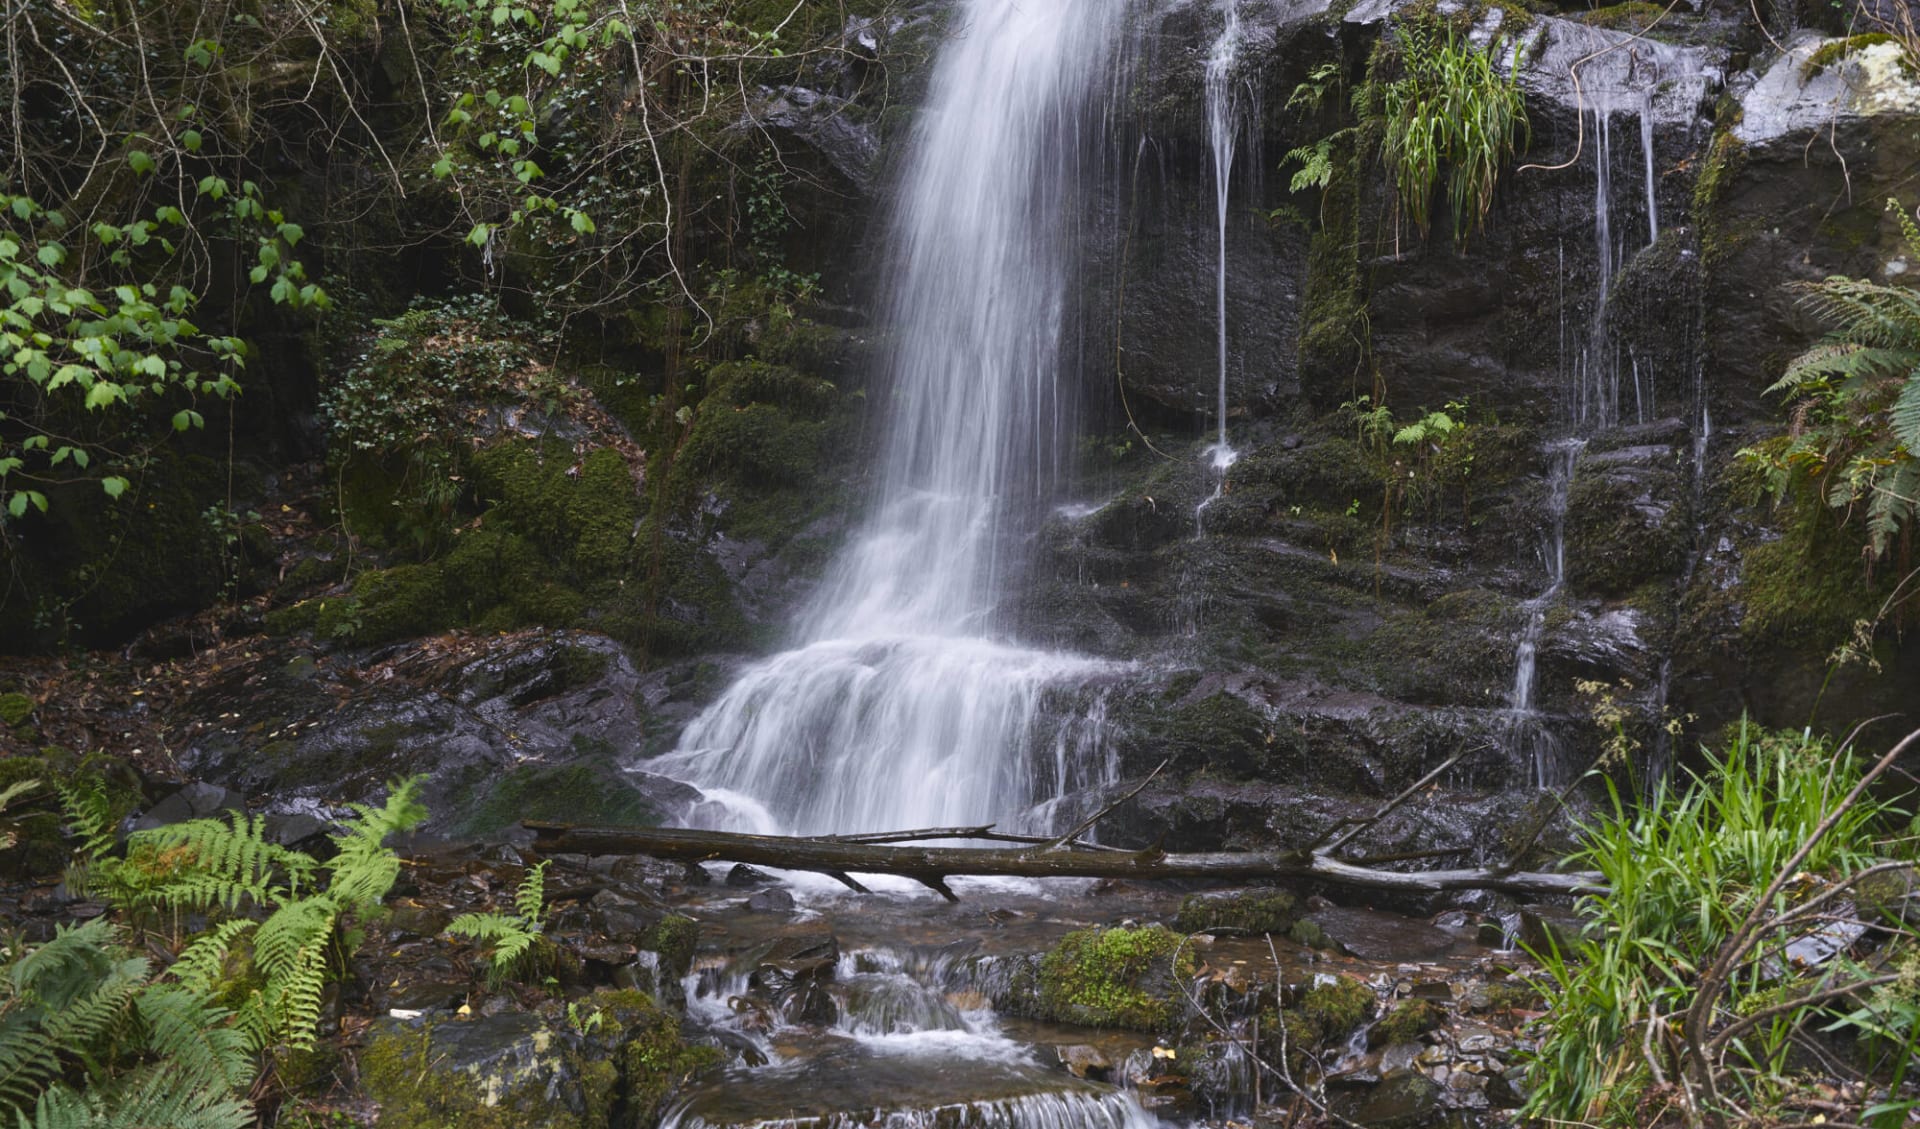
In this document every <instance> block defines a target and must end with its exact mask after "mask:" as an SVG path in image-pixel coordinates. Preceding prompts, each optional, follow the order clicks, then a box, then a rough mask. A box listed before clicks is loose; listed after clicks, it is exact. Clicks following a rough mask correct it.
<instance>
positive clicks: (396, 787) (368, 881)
mask: <svg viewBox="0 0 1920 1129" xmlns="http://www.w3.org/2000/svg"><path fill="white" fill-rule="evenodd" d="M421 779H422V778H421V777H418V776H415V777H411V778H409V779H406V780H396V781H393V782H392V783H391V784H389V785H388V789H389V791H388V793H387V802H386V803H385V804H384V805H382V806H380V807H377V808H376V807H371V806H369V805H367V804H354V805H352V806H353V810H354V811H355V812H357V813H358V815H357V816H356V817H355V818H353V819H350V820H348V821H347V822H346V823H345V824H343V825H342V827H341V833H340V834H338V835H336V836H334V837H333V841H334V844H335V845H336V846H338V847H339V849H340V851H339V854H337V855H335V856H334V858H333V860H332V861H331V862H330V863H328V866H329V867H330V868H331V870H332V880H331V882H330V883H329V884H328V887H327V888H328V891H329V892H330V893H331V894H332V895H333V896H334V898H335V899H336V900H337V901H338V902H339V903H340V904H341V907H342V908H343V909H345V908H349V907H353V908H361V909H366V908H371V907H373V906H377V905H378V904H379V903H380V901H381V899H383V898H385V897H386V896H387V891H388V890H391V889H393V883H394V881H395V880H396V879H397V878H399V877H400V859H399V858H398V857H397V856H396V855H395V854H394V853H393V852H392V851H391V850H389V849H387V847H386V840H387V836H389V835H394V834H398V833H400V832H402V831H408V830H411V829H413V828H415V827H418V826H419V825H420V823H421V821H422V820H424V819H426V817H427V809H426V808H425V807H424V806H422V805H421V803H420V799H419V794H420V781H421Z"/></svg>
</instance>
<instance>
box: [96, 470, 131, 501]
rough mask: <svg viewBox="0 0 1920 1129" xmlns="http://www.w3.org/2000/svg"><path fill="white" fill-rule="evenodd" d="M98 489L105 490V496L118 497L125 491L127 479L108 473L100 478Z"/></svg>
mask: <svg viewBox="0 0 1920 1129" xmlns="http://www.w3.org/2000/svg"><path fill="white" fill-rule="evenodd" d="M100 489H102V490H105V491H106V492H107V497H109V498H118V497H119V496H120V495H122V494H125V493H126V492H127V480H126V479H124V478H121V477H120V476H119V475H117V474H110V475H108V476H107V477H105V478H103V479H101V480H100Z"/></svg>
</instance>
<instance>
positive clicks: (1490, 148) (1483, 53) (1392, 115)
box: [1375, 20, 1531, 244]
mask: <svg viewBox="0 0 1920 1129" xmlns="http://www.w3.org/2000/svg"><path fill="white" fill-rule="evenodd" d="M1384 42H1385V41H1383V43H1384ZM1499 49H1500V43H1499V41H1498V40H1495V41H1494V43H1493V44H1491V45H1489V46H1488V47H1487V48H1486V49H1485V50H1482V49H1481V48H1479V47H1477V46H1475V45H1474V44H1473V43H1471V42H1469V41H1468V40H1466V39H1465V38H1464V37H1463V36H1462V35H1461V34H1460V33H1459V32H1458V31H1457V30H1456V29H1454V28H1453V27H1452V26H1451V25H1450V24H1449V25H1445V26H1444V29H1443V28H1442V27H1438V26H1435V25H1433V24H1430V23H1426V22H1422V21H1417V20H1416V21H1411V22H1408V23H1404V24H1401V25H1400V26H1399V27H1398V28H1397V29H1396V34H1395V38H1394V40H1393V50H1392V54H1391V55H1390V59H1391V60H1392V61H1393V62H1394V63H1395V64H1396V66H1397V70H1398V74H1397V76H1396V77H1394V78H1392V79H1389V80H1387V81H1385V82H1383V83H1381V84H1380V85H1379V89H1378V91H1377V93H1376V94H1375V97H1376V98H1377V99H1378V101H1377V105H1376V107H1375V108H1376V110H1377V112H1378V113H1379V115H1380V117H1381V120H1382V124H1383V126H1384V136H1383V139H1382V145H1381V155H1382V157H1383V158H1384V159H1385V161H1386V164H1387V172H1388V176H1389V178H1390V179H1391V180H1392V181H1393V187H1394V194H1395V199H1396V201H1397V202H1398V206H1399V209H1400V214H1401V215H1402V216H1404V217H1405V218H1406V219H1407V220H1408V221H1409V222H1411V223H1412V224H1413V226H1414V227H1415V229H1417V230H1418V231H1419V232H1420V234H1421V235H1423V236H1424V235H1425V234H1426V233H1427V232H1428V230H1429V229H1430V228H1431V227H1432V225H1433V212H1432V206H1433V195H1434V190H1435V189H1436V187H1438V186H1439V185H1441V184H1442V183H1444V184H1445V186H1446V199H1447V207H1448V210H1449V211H1450V212H1451V214H1452V217H1453V236H1454V240H1455V242H1457V243H1463V244H1464V243H1465V242H1466V241H1467V237H1468V235H1470V234H1471V233H1472V232H1473V231H1474V229H1476V228H1477V227H1479V226H1480V224H1481V222H1482V221H1483V220H1484V219H1485V218H1486V215H1487V212H1488V210H1489V209H1491V208H1492V207H1493V189H1494V186H1495V185H1496V184H1497V183H1498V182H1499V179H1500V170H1501V167H1502V166H1503V165H1505V163H1506V161H1507V159H1508V158H1509V157H1511V156H1512V155H1513V154H1514V153H1516V152H1518V151H1520V150H1523V149H1525V148H1526V146H1527V143H1528V141H1529V139H1530V137H1531V133H1530V127H1529V125H1528V122H1527V111H1526V100H1525V97H1524V96H1523V95H1522V94H1521V92H1520V66H1519V45H1518V44H1515V45H1514V47H1513V48H1512V51H1513V58H1512V59H1510V60H1509V64H1510V65H1509V66H1508V67H1507V68H1506V69H1505V73H1504V74H1503V73H1502V68H1501V67H1500V65H1499V64H1498V63H1496V62H1495V59H1494V52H1496V51H1498V50H1499Z"/></svg>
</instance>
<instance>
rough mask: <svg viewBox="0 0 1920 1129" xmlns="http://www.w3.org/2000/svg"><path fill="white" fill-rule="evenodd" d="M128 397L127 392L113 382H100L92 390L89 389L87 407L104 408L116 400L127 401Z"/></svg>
mask: <svg viewBox="0 0 1920 1129" xmlns="http://www.w3.org/2000/svg"><path fill="white" fill-rule="evenodd" d="M126 395H127V393H126V390H125V389H123V388H121V387H120V386H119V385H118V384H115V383H114V382H113V381H111V380H102V381H98V382H96V383H95V384H94V386H93V387H92V388H89V389H87V407H88V408H89V409H96V408H104V407H106V406H107V405H108V404H111V403H113V402H114V401H115V400H124V399H126Z"/></svg>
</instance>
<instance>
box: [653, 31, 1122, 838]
mask: <svg viewBox="0 0 1920 1129" xmlns="http://www.w3.org/2000/svg"><path fill="white" fill-rule="evenodd" d="M1123 14H1124V5H1123V4H1122V3H1120V2H1119V0H1096V2H1094V3H1088V4H1076V5H1058V4H1028V3H1021V2H1019V0H968V2H967V3H965V4H963V5H962V7H961V11H960V13H959V19H958V25H957V27H956V33H955V34H954V35H953V36H952V38H951V39H950V40H949V42H948V43H947V44H946V46H945V47H944V48H943V49H942V52H941V55H940V57H939V60H938V63H937V65H936V68H935V72H934V77H933V83H932V88H931V93H930V98H929V102H928V106H927V109H926V111H925V113H924V114H923V115H922V117H921V120H920V124H919V126H918V129H917V132H916V135H915V137H914V140H913V144H912V150H911V153H912V155H911V158H910V162H909V164H908V167H907V170H906V173H905V176H904V179H903V182H902V185H901V190H900V197H899V202H898V205H897V212H896V215H895V217H894V223H893V228H892V231H891V233H890V246H891V262H890V266H889V271H890V275H889V278H890V285H888V286H887V287H885V288H884V290H885V292H886V293H887V294H889V295H890V296H891V298H890V307H889V310H888V317H887V323H888V324H889V325H890V326H892V327H894V332H893V334H892V338H891V347H890V350H889V354H888V356H887V357H886V359H885V365H884V367H885V373H884V375H885V378H886V386H887V387H889V388H890V390H891V396H890V408H889V413H888V420H887V432H886V441H885V448H884V453H883V457H882V461H881V464H880V467H879V472H878V479H879V489H878V496H877V498H876V499H875V505H874V509H873V512H872V516H871V517H870V518H869V519H868V521H867V522H866V525H865V527H864V529H863V530H862V531H861V532H859V533H858V534H857V535H856V536H855V538H854V539H853V541H852V543H851V545H850V546H849V547H848V548H847V549H846V550H845V551H844V552H843V553H842V555H841V557H840V559H839V560H838V561H837V562H836V563H835V564H834V566H833V567H832V568H831V569H830V571H829V575H828V577H827V579H826V582H825V583H824V585H823V586H822V589H821V591H820V593H819V594H818V596H817V597H816V598H815V600H814V601H813V603H812V605H811V607H810V608H809V609H808V611H807V613H806V614H805V615H804V616H802V617H801V620H800V622H799V624H798V625H797V627H798V634H799V635H800V637H801V638H802V639H803V640H805V641H806V642H805V643H804V645H803V646H801V647H799V648H798V649H795V650H791V651H788V652H786V653H784V654H779V655H775V656H773V657H772V658H770V659H767V660H765V661H763V662H760V663H758V664H756V665H754V666H753V667H751V668H749V669H748V670H747V671H746V672H745V673H744V674H743V675H742V676H741V677H740V678H739V679H738V680H737V681H736V682H735V683H734V684H733V686H732V687H731V688H730V689H728V690H727V691H726V693H725V694H724V695H723V696H722V697H721V698H720V699H719V700H718V701H716V702H715V703H714V704H713V705H711V706H710V707H708V709H707V710H706V711H705V713H703V714H702V715H701V716H700V717H699V718H698V719H697V720H696V721H695V722H694V723H693V724H692V725H691V726H689V727H688V729H687V730H686V732H685V733H684V734H683V736H682V738H681V741H680V745H679V748H678V749H677V750H676V751H675V752H673V753H671V754H669V755H668V756H666V757H665V758H662V759H660V760H659V761H657V762H655V764H654V765H653V766H651V767H653V768H654V769H655V770H656V771H661V772H664V773H666V774H667V775H671V776H676V777H679V778H681V779H683V780H686V781H687V782H689V783H691V784H694V785H696V786H698V787H700V788H701V789H703V790H705V792H706V793H707V796H708V799H709V801H711V802H710V803H709V804H706V805H702V807H701V808H700V809H699V810H697V811H696V812H695V813H694V814H693V816H692V817H691V818H692V820H693V821H694V822H697V823H702V824H707V825H715V824H718V825H722V826H731V827H737V828H751V829H753V830H758V831H763V832H764V831H775V830H778V831H786V832H795V833H821V832H833V831H876V830H889V829H896V828H906V827H916V826H942V825H952V824H958V823H969V824H971V823H990V822H994V821H996V820H999V819H1001V818H1003V817H1005V816H1007V815H1009V814H1011V813H1017V812H1019V811H1021V810H1022V809H1025V808H1028V807H1030V806H1032V805H1034V804H1037V803H1041V802H1044V801H1046V800H1048V799H1049V798H1051V797H1052V796H1054V795H1057V794H1058V793H1059V791H1061V790H1063V789H1066V788H1072V787H1084V786H1086V785H1088V784H1093V783H1098V782H1100V780H1101V779H1102V778H1103V775H1104V774H1105V773H1106V772H1107V771H1108V770H1107V769H1106V767H1105V764H1104V760H1103V759H1102V758H1103V756H1104V748H1100V747H1096V748H1094V749H1092V751H1091V754H1090V758H1089V763H1082V762H1081V761H1079V760H1077V759H1076V761H1075V762H1074V763H1072V764H1068V765H1064V766H1062V765H1058V764H1054V763H1052V762H1050V760H1049V759H1048V758H1046V757H1044V756H1041V757H1036V756H1035V755H1034V745H1035V743H1036V735H1037V734H1038V732H1039V731H1040V730H1041V729H1042V728H1043V722H1044V721H1046V720H1047V718H1046V714H1047V711H1048V709H1049V707H1050V705H1051V699H1050V695H1049V689H1050V688H1052V687H1055V686H1059V685H1062V684H1083V683H1085V682H1087V681H1089V680H1090V679H1093V678H1095V677H1096V676H1097V675H1098V674H1099V673H1100V672H1101V671H1102V670H1106V669H1112V664H1108V663H1104V662H1101V661H1098V660H1093V659H1087V658H1081V657H1078V656H1073V655H1066V654H1057V653H1050V652H1045V651H1040V650H1034V649H1029V648H1026V647H1023V646H1020V645H1018V644H1016V643H1014V642H1011V641H1009V635H1010V630H1011V628H1012V626H1013V625H1011V624H1009V623H1007V622H1005V615H1004V613H1003V610H1002V609H1003V606H1004V601H1005V598H1006V597H1007V596H1008V595H1009V593H1010V591H1011V590H1012V589H1013V587H1014V585H1015V584H1016V583H1017V580H1018V574H1019V572H1020V566H1021V563H1022V562H1021V549H1020V545H1021V542H1022V538H1023V536H1024V535H1025V534H1026V533H1028V532H1030V531H1031V530H1032V529H1033V528H1034V527H1035V526H1036V525H1037V524H1038V522H1039V521H1040V520H1042V519H1043V518H1044V516H1045V515H1046V513H1047V512H1048V510H1049V509H1050V508H1051V507H1052V506H1053V505H1054V504H1056V503H1057V501H1058V499H1057V497H1056V487H1057V486H1058V484H1059V482H1060V479H1061V478H1062V475H1063V470H1064V464H1065V460H1066V458H1067V457H1068V454H1069V453H1070V450H1071V446H1072V437H1073V434H1074V425H1075V420H1074V414H1075V413H1074V395H1073V394H1072V392H1071V391H1070V390H1069V389H1068V388H1066V387H1064V386H1063V383H1062V381H1061V380H1060V379H1059V369H1060V361H1061V347H1062V336H1063V329H1064V326H1065V324H1066V322H1067V319H1068V302H1069V283H1070V279H1071V274H1072V265H1073V260H1074V250H1073V245H1074V242H1075V235H1076V231H1075V228H1074V225H1073V223H1072V222H1071V217H1072V215H1073V214H1074V209H1075V206H1076V203H1077V201H1078V200H1079V198H1080V192H1081V182H1082V165H1083V163H1086V162H1083V154H1084V153H1086V152H1088V151H1089V150H1090V149H1091V146H1090V145H1089V144H1088V136H1089V135H1091V134H1092V133H1093V132H1094V128H1093V127H1092V126H1091V125H1089V124H1088V119H1089V116H1090V114H1089V111H1091V110H1094V109H1097V107H1096V105H1095V96H1096V95H1097V94H1098V93H1100V92H1101V91H1102V89H1103V86H1104V83H1105V81H1106V76H1107V72H1108V70H1109V63H1110V59H1111V56H1112V55H1113V53H1114V50H1115V47H1116V43H1117V40H1118V38H1119V31H1120V26H1121V23H1122V16H1123ZM1077 697H1078V699H1079V700H1081V701H1084V700H1086V697H1087V696H1086V695H1078V696H1077ZM1095 697H1097V695H1096V696H1095ZM1099 744H1100V743H1099V742H1097V741H1095V742H1083V743H1082V746H1083V747H1084V746H1086V745H1092V746H1099Z"/></svg>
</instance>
